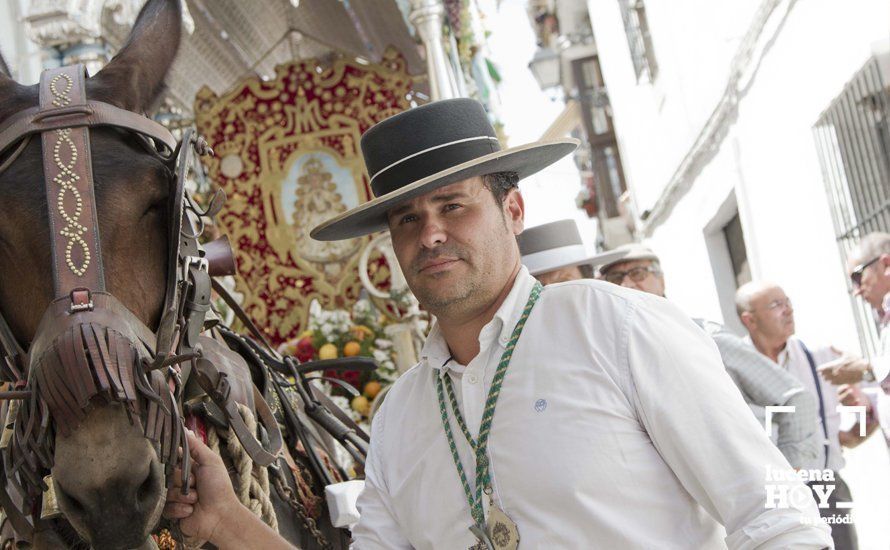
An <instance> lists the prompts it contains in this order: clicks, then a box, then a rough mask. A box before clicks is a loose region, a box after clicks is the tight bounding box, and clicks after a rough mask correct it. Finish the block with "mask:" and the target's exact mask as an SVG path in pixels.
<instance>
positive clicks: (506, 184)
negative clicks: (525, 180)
mask: <svg viewBox="0 0 890 550" xmlns="http://www.w3.org/2000/svg"><path fill="white" fill-rule="evenodd" d="M482 184H483V185H484V186H485V187H486V189H488V190H489V191H491V194H492V196H493V197H494V202H495V204H497V205H498V206H500V205H502V204H503V203H504V198H506V196H507V194H508V193H509V192H510V191H511V190H513V189H517V188H518V187H519V174H517V173H516V172H495V173H493V174H485V175H484V176H482Z"/></svg>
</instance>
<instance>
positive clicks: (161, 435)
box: [14, 292, 182, 486]
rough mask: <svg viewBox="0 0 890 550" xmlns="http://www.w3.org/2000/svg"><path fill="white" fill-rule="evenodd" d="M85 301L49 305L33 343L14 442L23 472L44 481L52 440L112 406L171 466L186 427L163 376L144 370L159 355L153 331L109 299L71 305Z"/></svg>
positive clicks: (94, 297) (95, 297)
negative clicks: (103, 407) (137, 423)
mask: <svg viewBox="0 0 890 550" xmlns="http://www.w3.org/2000/svg"><path fill="white" fill-rule="evenodd" d="M85 303H87V302H85V301H84V300H83V299H79V300H75V299H74V296H72V297H64V298H60V299H58V300H55V301H54V302H52V303H51V304H50V306H49V308H48V309H47V311H46V312H45V313H44V316H43V319H42V320H41V322H40V325H39V326H38V329H37V334H36V336H35V339H34V341H33V343H32V344H31V348H30V350H29V368H28V373H29V375H28V389H29V390H30V391H31V398H30V400H28V401H25V402H23V403H22V406H21V407H20V408H19V411H18V419H17V424H16V425H17V429H16V433H15V438H14V440H15V446H16V447H17V451H18V453H17V454H19V456H21V457H22V458H23V461H22V462H23V463H24V464H26V465H27V466H28V467H27V468H24V469H23V470H22V471H23V473H25V474H26V477H28V478H29V479H33V480H40V479H41V477H42V476H41V475H40V472H39V468H40V467H41V466H42V467H43V468H52V466H53V464H52V456H53V441H54V438H55V436H57V435H60V436H62V437H65V436H68V435H70V434H71V433H72V432H73V431H74V430H76V429H77V428H78V426H79V425H80V424H81V422H82V421H83V420H84V418H85V417H86V415H87V414H88V413H89V412H90V411H91V410H92V407H93V406H96V405H99V406H101V405H105V404H112V403H117V404H120V405H122V406H123V407H124V408H125V410H126V411H127V416H128V417H129V419H130V422H131V423H134V422H135V421H137V420H139V421H141V426H142V428H143V430H144V434H145V437H147V438H148V439H149V440H151V441H152V443H154V444H156V448H157V450H158V451H159V455H160V458H161V460H162V461H163V462H165V463H167V464H168V467H169V466H172V464H173V463H175V458H176V447H177V446H178V445H177V443H178V441H179V439H180V438H181V437H182V422H181V419H180V418H179V416H178V413H177V410H176V406H175V399H174V397H173V395H172V393H171V390H170V388H169V386H168V384H167V382H166V380H165V378H164V376H163V374H162V373H160V372H157V371H148V370H147V369H146V368H145V365H147V364H149V363H150V362H151V360H152V359H153V357H154V349H153V348H154V342H155V337H154V334H153V333H152V332H151V331H150V330H149V328H148V327H146V326H145V325H144V324H143V323H142V322H141V321H140V320H139V319H138V318H137V317H136V316H135V315H134V314H133V313H132V312H130V311H129V310H128V309H127V308H126V307H124V306H123V305H122V304H121V303H120V302H119V301H118V300H117V299H115V298H114V297H113V296H111V295H110V294H107V293H104V292H93V293H91V294H90V295H89V301H88V303H89V307H72V306H78V305H80V304H85ZM35 457H36V460H35ZM171 458H172V459H173V460H172V461H171V460H170V459H171ZM36 485H37V486H40V483H39V482H38V483H36Z"/></svg>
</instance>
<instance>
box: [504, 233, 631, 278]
mask: <svg viewBox="0 0 890 550" xmlns="http://www.w3.org/2000/svg"><path fill="white" fill-rule="evenodd" d="M519 253H520V254H522V264H523V265H524V266H525V267H527V268H528V272H529V273H531V275H532V277H535V278H536V279H538V280H539V281H541V284H544V285H549V284H553V283H561V282H565V281H576V280H578V279H592V278H593V274H594V269H596V266H598V265H599V264H601V263H605V262H610V261H613V260H617V259H619V258H622V257H623V256H624V255H625V252H624V251H609V252H605V253H603V254H594V255H590V254H588V253H587V249H586V248H585V247H584V241H583V240H582V239H581V233H580V232H579V231H578V224H577V222H575V220H559V221H555V222H551V223H545V224H542V225H536V226H535V227H530V228H528V229H526V230H525V231H523V232H522V233H521V234H520V235H519Z"/></svg>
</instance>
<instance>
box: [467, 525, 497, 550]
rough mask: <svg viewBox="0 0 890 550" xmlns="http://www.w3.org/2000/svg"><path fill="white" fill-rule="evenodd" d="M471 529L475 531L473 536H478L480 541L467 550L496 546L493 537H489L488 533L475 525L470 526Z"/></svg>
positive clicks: (488, 549)
mask: <svg viewBox="0 0 890 550" xmlns="http://www.w3.org/2000/svg"><path fill="white" fill-rule="evenodd" d="M470 531H471V532H472V533H473V536H475V537H476V539H477V540H478V542H477V543H476V544H474V545H473V546H470V547H469V548H468V549H467V550H494V549H495V546H494V544H493V543H492V542H491V539H490V538H488V533H486V532H485V531H483V530H482V529H480V528H479V527H477V526H476V525H473V526H472V527H470Z"/></svg>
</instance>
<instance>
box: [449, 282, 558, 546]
mask: <svg viewBox="0 0 890 550" xmlns="http://www.w3.org/2000/svg"><path fill="white" fill-rule="evenodd" d="M541 289H543V286H542V285H541V283H539V282H536V283H535V287H534V288H533V289H532V292H531V294H530V295H529V297H528V302H527V303H526V304H525V309H524V310H523V311H522V317H520V318H519V321H517V323H516V326H515V327H514V328H513V334H512V336H511V337H510V341H509V342H508V343H507V348H506V349H505V350H504V353H503V355H501V361H500V362H499V363H498V368H497V370H496V371H495V373H494V379H493V380H492V382H491V388H490V389H489V390H488V398H487V399H486V400H485V410H484V411H483V413H482V423H481V424H480V426H479V439H478V440H474V439H473V436H472V435H470V431H469V430H468V429H467V423H466V422H465V421H464V417H463V415H462V414H461V413H460V409H459V408H458V407H457V398H456V397H455V395H454V387H453V386H452V384H451V378H450V377H449V376H448V375H447V374H442V375H441V376H440V375H439V373H438V372H436V371H434V372H433V376H434V377H435V379H436V392H437V393H438V396H439V411H440V412H441V413H442V426H443V427H444V428H445V436H446V437H447V438H448V446H449V447H451V458H453V459H454V466H455V467H456V468H457V473H458V475H459V476H460V481H461V484H462V485H463V487H464V493H465V494H466V495H467V502H469V504H470V513H471V514H472V516H473V521H474V522H475V523H476V527H478V528H479V529H481V530H482V531H485V512H484V510H483V507H482V492H483V490H484V491H485V493H486V494H491V474H490V472H489V463H488V454H487V451H488V436H489V434H490V433H491V423H492V421H493V420H494V409H495V406H496V405H497V402H498V396H499V395H500V394H501V386H502V385H503V383H504V377H505V376H506V374H507V367H509V366H510V358H512V357H513V350H514V349H515V348H516V343H517V342H518V341H519V336H520V335H521V334H522V328H523V327H524V326H525V322H526V320H527V319H528V316H529V314H530V313H531V311H532V308H533V307H534V305H535V302H537V301H538V297H539V296H540V295H541ZM446 391H447V392H448V398H449V401H450V402H451V408H452V409H454V416H455V418H456V419H457V425H458V426H460V430H461V432H463V434H464V437H466V438H467V441H468V442H469V443H470V447H472V449H473V451H474V453H475V456H476V494H475V495H474V494H473V491H472V489H470V484H469V482H468V481H467V475H466V473H465V472H464V467H463V464H461V461H460V456H459V455H458V454H457V446H456V445H455V443H454V433H452V431H451V423H450V422H449V421H448V405H447V404H446V401H445V392H446Z"/></svg>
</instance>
